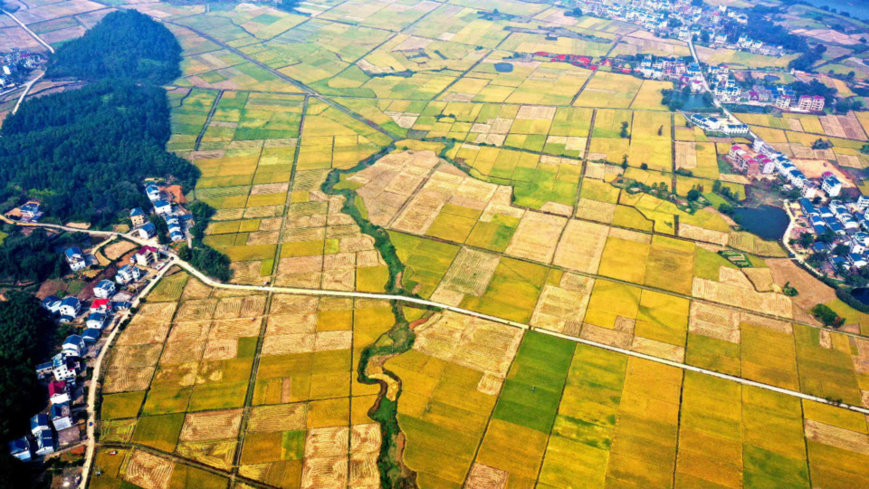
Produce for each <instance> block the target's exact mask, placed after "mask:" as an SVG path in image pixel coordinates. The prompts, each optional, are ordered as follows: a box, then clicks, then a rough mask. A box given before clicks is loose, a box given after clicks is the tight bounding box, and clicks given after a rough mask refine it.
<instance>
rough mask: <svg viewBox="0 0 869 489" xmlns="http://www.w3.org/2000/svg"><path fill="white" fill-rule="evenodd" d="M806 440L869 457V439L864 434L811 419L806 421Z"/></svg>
mask: <svg viewBox="0 0 869 489" xmlns="http://www.w3.org/2000/svg"><path fill="white" fill-rule="evenodd" d="M805 430H806V438H807V439H809V440H812V441H816V442H819V443H823V444H824V445H830V446H833V447H837V448H841V449H844V450H848V451H851V452H856V453H861V454H863V455H869V437H867V436H866V434H864V433H858V432H856V431H851V430H847V429H845V428H840V427H838V426H831V425H828V424H824V423H819V422H818V421H813V420H811V419H807V420H805Z"/></svg>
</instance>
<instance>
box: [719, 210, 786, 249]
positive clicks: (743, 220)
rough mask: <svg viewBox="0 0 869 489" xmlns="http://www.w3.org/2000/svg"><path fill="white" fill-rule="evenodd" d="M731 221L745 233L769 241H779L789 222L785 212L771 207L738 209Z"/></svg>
mask: <svg viewBox="0 0 869 489" xmlns="http://www.w3.org/2000/svg"><path fill="white" fill-rule="evenodd" d="M733 219H734V220H735V221H736V222H737V223H739V225H740V226H742V228H743V229H745V230H746V231H748V232H751V233H754V234H756V235H758V236H760V237H761V238H763V239H765V240H769V241H776V240H779V239H781V238H782V236H784V234H785V231H786V230H787V228H788V223H789V222H790V220H789V219H788V215H787V213H786V212H785V211H783V210H782V209H779V208H778V207H773V206H771V205H762V206H759V207H738V208H737V209H736V210H735V211H734V212H733Z"/></svg>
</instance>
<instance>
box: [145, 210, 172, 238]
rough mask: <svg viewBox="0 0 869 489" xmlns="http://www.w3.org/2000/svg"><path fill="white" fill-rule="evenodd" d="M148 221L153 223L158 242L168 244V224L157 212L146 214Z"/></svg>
mask: <svg viewBox="0 0 869 489" xmlns="http://www.w3.org/2000/svg"><path fill="white" fill-rule="evenodd" d="M148 221H149V222H150V223H151V224H153V225H154V228H156V229H157V240H158V241H159V242H160V244H168V243H169V236H168V235H169V225H168V224H166V221H165V220H164V219H163V218H162V217H160V216H158V215H157V214H151V215H150V216H148Z"/></svg>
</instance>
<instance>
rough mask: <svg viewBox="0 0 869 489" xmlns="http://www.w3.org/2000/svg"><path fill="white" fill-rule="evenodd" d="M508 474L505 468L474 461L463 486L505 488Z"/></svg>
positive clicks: (474, 488) (470, 488) (469, 488)
mask: <svg viewBox="0 0 869 489" xmlns="http://www.w3.org/2000/svg"><path fill="white" fill-rule="evenodd" d="M509 475H510V474H509V473H508V472H507V471H505V470H501V469H496V468H494V467H489V466H488V465H483V464H481V463H474V464H473V465H471V470H470V472H469V473H468V482H467V484H466V485H465V487H466V488H467V489H505V488H506V487H507V477H508V476H509Z"/></svg>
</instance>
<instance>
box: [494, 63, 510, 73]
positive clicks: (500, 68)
mask: <svg viewBox="0 0 869 489" xmlns="http://www.w3.org/2000/svg"><path fill="white" fill-rule="evenodd" d="M495 71H497V72H498V73H511V72H512V71H513V63H495Z"/></svg>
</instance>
